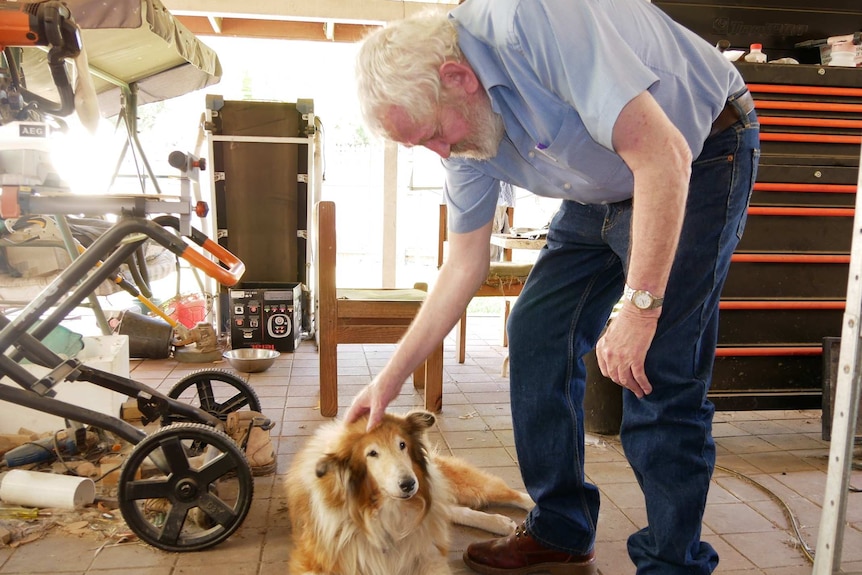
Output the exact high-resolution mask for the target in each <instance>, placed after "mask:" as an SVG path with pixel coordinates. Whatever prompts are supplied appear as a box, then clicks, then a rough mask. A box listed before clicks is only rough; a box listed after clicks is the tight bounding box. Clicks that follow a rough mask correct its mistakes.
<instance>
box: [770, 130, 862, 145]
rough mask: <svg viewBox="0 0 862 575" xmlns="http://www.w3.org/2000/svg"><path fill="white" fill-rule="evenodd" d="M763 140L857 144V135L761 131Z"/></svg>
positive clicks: (860, 140) (860, 139)
mask: <svg viewBox="0 0 862 575" xmlns="http://www.w3.org/2000/svg"><path fill="white" fill-rule="evenodd" d="M760 140H761V141H763V142H805V143H811V144H859V143H860V142H862V138H860V137H859V136H830V135H828V134H779V133H777V132H765V133H764V132H761V133H760Z"/></svg>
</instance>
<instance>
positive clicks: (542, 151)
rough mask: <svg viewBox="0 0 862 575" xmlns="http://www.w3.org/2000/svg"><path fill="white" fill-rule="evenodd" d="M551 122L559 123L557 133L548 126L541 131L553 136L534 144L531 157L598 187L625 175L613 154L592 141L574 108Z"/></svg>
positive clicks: (615, 155)
mask: <svg viewBox="0 0 862 575" xmlns="http://www.w3.org/2000/svg"><path fill="white" fill-rule="evenodd" d="M552 120H554V121H556V122H558V123H557V124H556V126H557V129H556V131H552V130H551V126H550V125H548V126H545V128H546V130H544V131H545V133H554V134H556V135H555V136H554V138H553V140H552V141H550V142H542V141H541V140H539V141H537V142H536V145H535V149H534V150H533V152H534V154H533V155H531V157H535V158H537V159H541V160H542V161H549V162H553V163H554V164H556V165H557V166H558V167H560V168H564V169H568V170H571V171H572V172H575V173H576V174H577V175H578V176H580V177H581V178H582V179H584V180H586V181H587V182H589V183H591V184H593V185H594V186H596V187H601V188H604V187H607V186H608V185H609V184H613V183H615V182H617V183H618V182H619V179H620V175H621V174H620V170H623V169H624V170H625V171H626V172H628V167H627V166H626V165H625V162H623V161H622V158H620V157H619V156H618V155H617V154H616V152H614V151H612V150H608V149H607V148H605V147H604V146H602V145H600V144H598V143H597V142H596V141H595V140H593V139H592V137H591V136H590V134H589V132H588V131H587V128H586V127H585V126H584V123H583V122H582V121H581V117H580V116H579V115H578V114H577V112H575V111H574V110H573V109H571V108H570V109H569V110H567V111H566V112H565V113H564V114H562V116H560V115H556V117H555V118H553V119H552ZM629 175H630V174H629Z"/></svg>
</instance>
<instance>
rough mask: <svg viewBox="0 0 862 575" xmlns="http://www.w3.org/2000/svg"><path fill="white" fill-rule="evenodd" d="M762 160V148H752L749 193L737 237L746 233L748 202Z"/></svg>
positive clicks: (737, 228) (737, 229) (740, 237)
mask: <svg viewBox="0 0 862 575" xmlns="http://www.w3.org/2000/svg"><path fill="white" fill-rule="evenodd" d="M759 162H760V148H754V149H752V150H751V169H750V170H749V173H750V176H749V178H748V194H747V196H746V199H745V210H744V211H743V212H742V216H741V217H740V218H739V225H738V226H737V227H736V238H737V239H740V240H741V239H742V234H743V233H745V223H746V221H748V204H749V203H750V202H751V195H752V193H754V182H755V180H757V166H758V164H759Z"/></svg>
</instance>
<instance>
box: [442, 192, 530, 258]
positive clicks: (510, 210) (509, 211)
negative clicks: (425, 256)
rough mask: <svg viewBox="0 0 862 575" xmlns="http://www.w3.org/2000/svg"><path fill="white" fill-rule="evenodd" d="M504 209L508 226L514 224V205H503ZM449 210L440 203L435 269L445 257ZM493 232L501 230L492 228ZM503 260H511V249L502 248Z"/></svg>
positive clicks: (500, 207)
mask: <svg viewBox="0 0 862 575" xmlns="http://www.w3.org/2000/svg"><path fill="white" fill-rule="evenodd" d="M498 209H502V206H498ZM505 210H506V222H507V223H508V228H506V229H507V230H508V229H509V228H511V227H512V225H514V221H515V207H514V206H505ZM448 217H449V212H448V210H447V208H446V204H440V215H439V221H438V224H437V225H438V229H437V269H440V266H442V265H443V260H445V259H446V242H448V241H449V220H448ZM492 231H493V232H499V231H502V230H492ZM503 260H504V261H511V260H512V250H503Z"/></svg>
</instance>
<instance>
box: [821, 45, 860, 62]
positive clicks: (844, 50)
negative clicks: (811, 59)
mask: <svg viewBox="0 0 862 575" xmlns="http://www.w3.org/2000/svg"><path fill="white" fill-rule="evenodd" d="M828 65H829V66H843V67H846V68H855V67H856V46H855V45H854V44H853V43H852V42H836V43H835V44H832V51H831V53H830V59H829V64H828Z"/></svg>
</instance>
